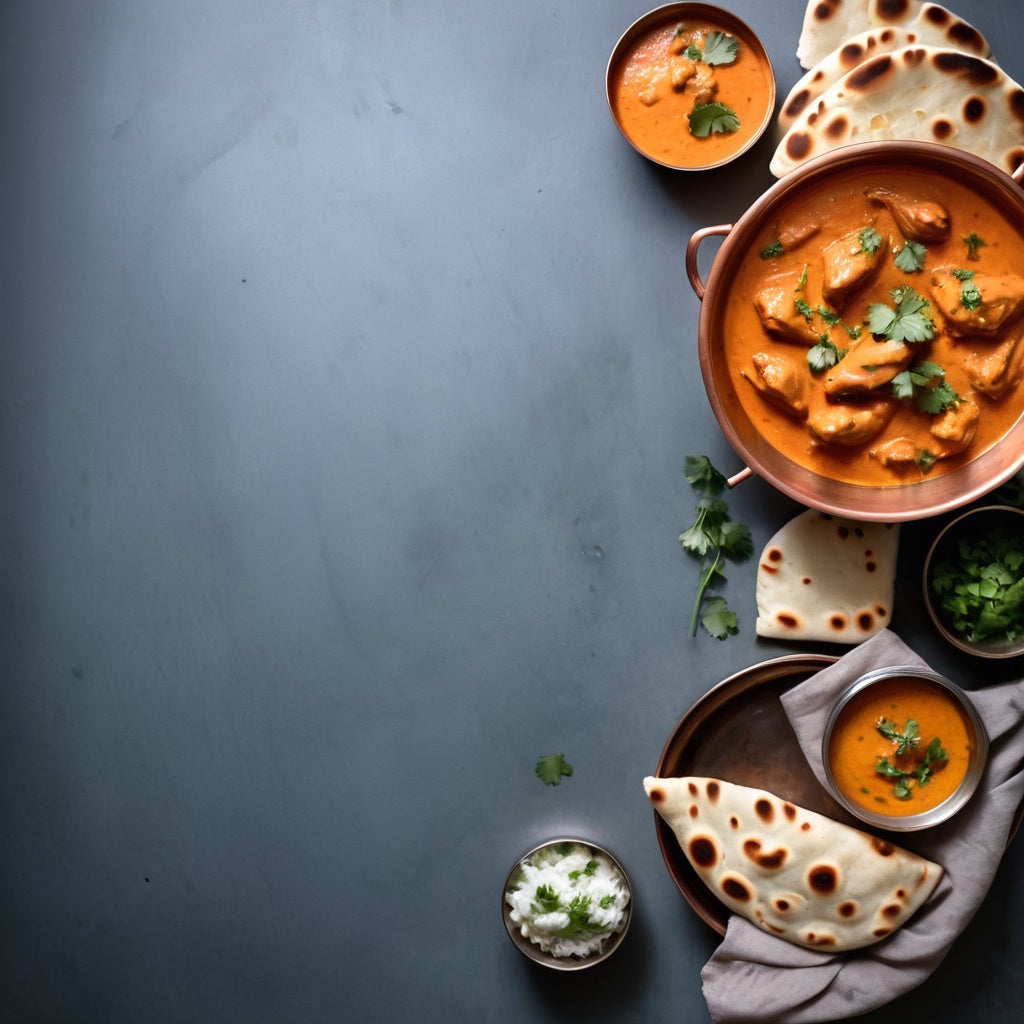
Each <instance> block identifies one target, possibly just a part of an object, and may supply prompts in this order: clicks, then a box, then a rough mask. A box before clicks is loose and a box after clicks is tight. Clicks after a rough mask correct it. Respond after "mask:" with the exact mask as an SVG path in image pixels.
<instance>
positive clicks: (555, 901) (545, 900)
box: [533, 885, 562, 914]
mask: <svg viewBox="0 0 1024 1024" xmlns="http://www.w3.org/2000/svg"><path fill="white" fill-rule="evenodd" d="M533 898H534V899H535V900H536V901H537V910H538V911H540V912H542V913H545V914H553V913H555V911H556V910H558V906H559V904H560V903H561V902H562V901H561V900H560V899H559V898H558V893H557V892H555V890H554V889H553V888H552V887H551V886H550V885H538V886H537V891H536V892H535V893H534V894H533Z"/></svg>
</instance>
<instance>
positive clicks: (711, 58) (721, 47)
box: [703, 32, 740, 65]
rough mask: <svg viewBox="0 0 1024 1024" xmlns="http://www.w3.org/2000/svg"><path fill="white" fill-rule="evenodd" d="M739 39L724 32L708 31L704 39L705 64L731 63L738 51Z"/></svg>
mask: <svg viewBox="0 0 1024 1024" xmlns="http://www.w3.org/2000/svg"><path fill="white" fill-rule="evenodd" d="M739 49H740V43H739V40H738V39H736V38H734V37H733V36H730V35H726V34H725V33H724V32H709V33H708V37H707V39H705V40H704V58H703V60H704V63H705V64H712V65H714V64H732V62H733V61H734V60H736V54H737V53H739Z"/></svg>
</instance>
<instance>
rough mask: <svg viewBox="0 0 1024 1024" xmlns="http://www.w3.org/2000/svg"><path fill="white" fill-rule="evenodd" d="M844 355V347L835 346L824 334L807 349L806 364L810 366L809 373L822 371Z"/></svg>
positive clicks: (833, 364)
mask: <svg viewBox="0 0 1024 1024" xmlns="http://www.w3.org/2000/svg"><path fill="white" fill-rule="evenodd" d="M845 355H846V349H845V348H837V347H836V345H835V343H834V342H832V341H829V339H828V337H827V336H824V337H822V338H821V339H820V340H819V341H818V343H817V345H812V346H811V347H810V348H809V349H808V350H807V365H808V366H809V367H810V368H811V373H823V372H824V371H825V370H828V369H831V368H832V367H833V366H835V365H836V363H838V362H839V360H840V359H842V358H843V357H844V356H845Z"/></svg>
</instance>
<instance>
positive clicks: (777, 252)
mask: <svg viewBox="0 0 1024 1024" xmlns="http://www.w3.org/2000/svg"><path fill="white" fill-rule="evenodd" d="M784 252H785V248H784V246H783V244H782V240H781V239H778V238H776V239H775V241H774V242H770V243H769V244H768V245H766V246H765V247H764V248H763V249H762V250H761V259H763V260H770V259H771V258H772V257H773V256H781V255H782V254H783V253H784Z"/></svg>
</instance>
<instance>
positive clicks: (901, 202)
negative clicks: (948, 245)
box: [868, 188, 949, 244]
mask: <svg viewBox="0 0 1024 1024" xmlns="http://www.w3.org/2000/svg"><path fill="white" fill-rule="evenodd" d="M868 198H870V199H874V200H875V201H876V202H879V203H881V204H882V205H883V206H885V207H886V208H887V209H888V211H889V213H890V214H892V219H893V220H894V221H896V227H898V228H899V229H900V231H901V232H903V237H904V238H906V239H908V240H909V241H911V242H923V243H925V244H928V243H931V242H944V241H945V240H946V239H947V238H949V212H948V211H947V210H946V208H945V207H944V206H942V205H940V204H939V203H935V202H932V201H931V200H928V199H908V198H907V197H906V196H900V195H897V194H896V193H895V192H890V191H889V190H888V189H885V188H873V189H872V190H871V191H870V192H868Z"/></svg>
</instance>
